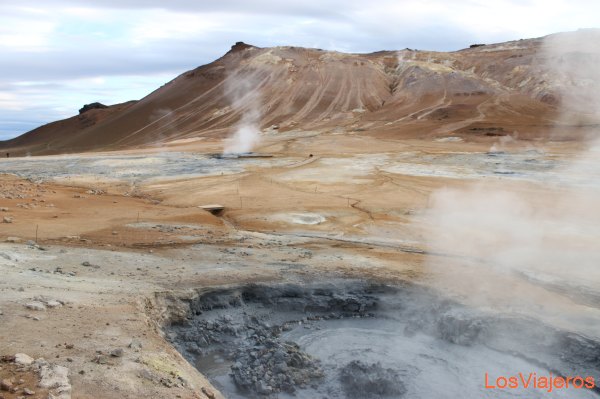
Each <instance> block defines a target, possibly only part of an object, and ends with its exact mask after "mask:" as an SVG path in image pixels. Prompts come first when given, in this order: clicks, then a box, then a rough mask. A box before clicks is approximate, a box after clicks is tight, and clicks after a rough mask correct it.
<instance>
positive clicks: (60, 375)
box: [33, 359, 71, 399]
mask: <svg viewBox="0 0 600 399" xmlns="http://www.w3.org/2000/svg"><path fill="white" fill-rule="evenodd" d="M33 366H34V367H35V368H36V370H37V372H38V375H39V377H40V382H39V384H38V386H39V387H40V388H45V389H49V390H50V393H49V396H48V397H49V398H50V397H52V398H56V399H70V398H71V383H70V382H69V369H68V368H66V367H63V366H59V365H56V364H50V363H48V362H47V361H46V360H44V359H37V360H36V361H35V362H33Z"/></svg>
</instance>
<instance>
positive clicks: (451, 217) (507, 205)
mask: <svg viewBox="0 0 600 399" xmlns="http://www.w3.org/2000/svg"><path fill="white" fill-rule="evenodd" d="M599 36H600V35H599V33H598V31H580V32H574V33H569V34H559V35H556V36H551V37H549V38H547V39H546V40H545V42H544V43H543V49H542V53H541V59H542V60H543V63H544V64H543V67H544V68H545V77H546V78H547V81H548V82H552V83H551V84H552V86H550V87H546V88H545V89H547V90H551V91H553V92H554V93H556V95H557V96H558V97H559V98H560V104H561V108H560V109H561V113H560V117H559V120H557V121H556V125H557V127H556V128H555V129H569V131H567V132H566V133H570V134H571V133H572V132H573V131H575V130H577V129H579V128H580V126H581V125H582V124H588V125H589V126H593V125H594V123H596V124H597V123H598V121H599V120H600V90H599V89H600V87H599V85H600V69H599V68H598V62H599V61H600V37H599ZM563 133H564V132H563ZM595 133H596V135H595V136H594V137H588V141H586V142H585V149H584V150H583V151H581V152H578V153H576V154H574V155H570V156H569V157H567V158H563V159H558V160H556V166H555V167H554V169H552V170H550V171H548V172H547V173H548V174H547V177H548V178H547V180H546V181H545V182H540V183H522V182H521V183H519V182H514V181H509V180H498V181H496V182H492V183H486V184H483V183H478V184H472V185H469V186H467V187H465V188H458V189H442V190H439V191H437V192H434V193H433V194H432V196H431V199H430V206H429V209H428V211H427V221H428V222H429V224H430V226H432V227H431V233H430V235H429V238H428V246H429V249H430V250H431V251H432V252H436V253H445V254H451V255H456V257H453V258H447V259H444V258H440V257H435V256H432V257H430V258H429V260H428V262H427V265H428V267H429V271H430V272H431V273H432V274H433V275H434V276H435V278H436V280H435V281H437V282H438V283H439V286H440V287H452V288H451V289H453V290H455V293H458V294H459V295H462V296H463V297H468V298H470V299H471V300H473V302H476V303H478V304H480V305H482V306H491V307H493V308H499V307H501V306H502V305H505V306H506V307H507V308H510V309H514V307H515V306H518V307H520V308H521V310H524V311H531V309H533V308H532V307H534V308H537V309H539V308H540V307H543V306H544V304H547V303H545V302H544V301H545V300H546V299H542V298H546V295H549V291H548V288H552V289H551V291H553V292H561V293H562V294H563V295H565V296H567V297H569V298H571V299H575V301H576V302H578V303H580V304H581V303H584V302H585V301H586V299H585V297H586V296H588V297H590V296H591V297H594V298H596V297H597V298H600V290H599V289H598V288H597V287H598V284H599V283H600V268H599V267H598V265H600V247H598V242H600V227H598V226H600V205H598V204H600V145H599V140H598V134H597V133H598V132H595ZM588 299H589V298H588ZM554 310H556V309H554ZM549 312H550V311H549ZM550 313H551V312H550Z"/></svg>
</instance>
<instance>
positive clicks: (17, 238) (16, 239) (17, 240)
mask: <svg viewBox="0 0 600 399" xmlns="http://www.w3.org/2000/svg"><path fill="white" fill-rule="evenodd" d="M5 241H6V242H12V243H17V242H21V237H6V240H5Z"/></svg>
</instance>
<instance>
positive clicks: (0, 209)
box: [0, 207, 8, 212]
mask: <svg viewBox="0 0 600 399" xmlns="http://www.w3.org/2000/svg"><path fill="white" fill-rule="evenodd" d="M0 212H8V208H4V207H1V208H0Z"/></svg>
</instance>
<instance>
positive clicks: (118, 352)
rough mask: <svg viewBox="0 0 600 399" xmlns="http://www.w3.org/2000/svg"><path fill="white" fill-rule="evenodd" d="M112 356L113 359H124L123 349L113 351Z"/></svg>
mask: <svg viewBox="0 0 600 399" xmlns="http://www.w3.org/2000/svg"><path fill="white" fill-rule="evenodd" d="M110 355H111V356H112V357H123V349H121V348H117V349H113V350H112V351H111V352H110Z"/></svg>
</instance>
